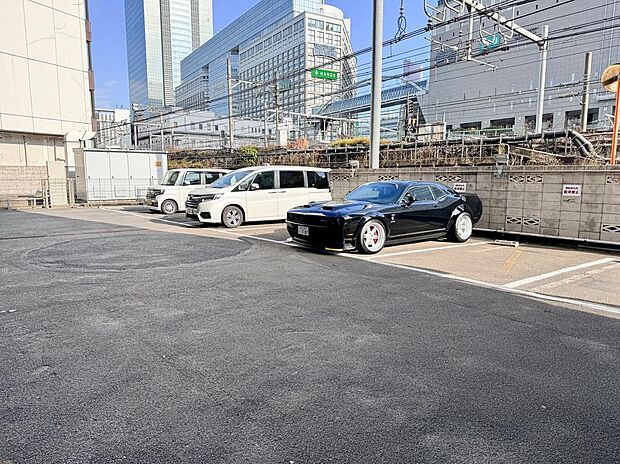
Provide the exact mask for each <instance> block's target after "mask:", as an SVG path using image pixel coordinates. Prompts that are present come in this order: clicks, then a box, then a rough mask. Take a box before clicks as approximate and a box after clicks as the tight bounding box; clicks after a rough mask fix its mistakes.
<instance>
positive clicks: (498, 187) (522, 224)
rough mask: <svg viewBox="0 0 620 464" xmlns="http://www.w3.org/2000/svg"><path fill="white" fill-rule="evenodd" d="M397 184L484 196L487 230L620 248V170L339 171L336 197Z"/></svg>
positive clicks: (481, 225)
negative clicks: (429, 184) (369, 185)
mask: <svg viewBox="0 0 620 464" xmlns="http://www.w3.org/2000/svg"><path fill="white" fill-rule="evenodd" d="M395 179H398V180H426V181H438V182H442V183H444V184H446V185H448V186H450V187H452V188H455V187H465V188H466V190H467V192H468V193H476V194H478V196H479V197H480V199H481V200H482V202H483V204H484V215H483V217H482V219H481V220H480V222H479V223H478V225H477V227H478V228H481V229H493V230H502V231H504V230H505V231H509V232H520V233H528V234H538V235H548V236H553V237H566V238H580V239H587V240H602V241H608V242H618V243H620V168H611V167H592V168H588V167H581V166H569V167H565V166H544V167H528V168H509V169H508V171H507V172H506V173H504V174H503V175H501V176H499V175H498V172H497V169H496V168H490V167H481V168H467V167H460V168H403V169H379V170H356V171H352V170H335V171H333V172H332V182H333V187H334V188H333V195H334V198H338V197H342V196H343V195H345V194H346V193H347V192H349V191H351V190H353V189H354V188H356V187H357V186H358V185H361V184H363V183H365V182H371V181H377V180H395ZM455 184H456V185H455Z"/></svg>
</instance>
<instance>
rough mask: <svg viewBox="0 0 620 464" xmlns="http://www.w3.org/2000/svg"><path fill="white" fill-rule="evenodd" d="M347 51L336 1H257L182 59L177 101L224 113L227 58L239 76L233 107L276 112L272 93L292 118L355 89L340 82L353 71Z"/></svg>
mask: <svg viewBox="0 0 620 464" xmlns="http://www.w3.org/2000/svg"><path fill="white" fill-rule="evenodd" d="M351 51H352V48H351V22H350V20H349V19H346V18H345V17H344V13H343V12H342V11H341V10H339V9H338V8H335V7H333V6H330V5H325V4H324V3H323V0H263V1H261V2H259V3H258V4H257V5H255V6H254V7H253V8H251V9H250V10H248V11H247V12H246V13H244V14H243V15H241V16H240V17H239V18H238V19H237V20H235V21H234V22H233V23H231V24H230V25H229V26H228V27H226V28H225V29H223V30H222V31H221V32H219V33H218V34H216V35H215V36H214V37H213V38H212V39H211V40H209V41H208V42H206V43H205V44H204V45H202V46H201V47H200V48H198V49H197V50H195V51H194V52H192V53H191V54H190V55H189V56H188V57H187V58H185V59H184V60H182V62H181V78H182V84H181V86H180V87H179V88H178V89H177V94H178V102H177V104H178V105H180V106H184V107H187V108H200V109H208V110H209V111H212V112H213V113H215V114H216V115H218V116H219V115H223V114H224V115H225V114H228V105H227V100H226V98H227V93H228V89H227V61H228V60H229V59H230V61H231V64H232V76H233V78H234V79H235V80H236V79H239V81H240V85H239V86H238V87H235V90H234V94H235V99H234V107H233V114H235V115H239V116H241V117H249V118H258V119H260V118H263V117H264V115H265V112H266V111H269V112H270V113H274V112H275V111H276V93H277V101H278V104H277V111H278V112H279V113H280V114H281V115H282V116H283V117H286V116H287V114H290V115H291V119H295V114H297V115H299V114H309V113H311V112H312V109H313V108H316V107H319V106H321V105H323V104H326V103H328V102H329V101H331V100H334V99H339V98H348V97H351V96H353V94H354V91H353V90H349V91H347V90H345V89H347V88H349V87H351V84H352V83H353V80H354V78H355V71H356V65H355V59H354V58H345V59H342V58H343V57H347V56H349V55H350V54H351ZM276 81H277V86H276V85H275V83H276ZM254 83H256V84H262V85H260V86H259V88H258V89H257V88H256V87H257V86H256V85H254ZM267 83H271V84H269V85H265V84H267ZM276 88H277V91H276ZM271 117H272V120H273V116H271ZM291 135H293V136H295V134H291Z"/></svg>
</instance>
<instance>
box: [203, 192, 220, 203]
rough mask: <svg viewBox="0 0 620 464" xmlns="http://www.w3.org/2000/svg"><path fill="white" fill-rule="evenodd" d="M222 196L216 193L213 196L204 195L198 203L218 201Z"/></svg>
mask: <svg viewBox="0 0 620 464" xmlns="http://www.w3.org/2000/svg"><path fill="white" fill-rule="evenodd" d="M223 195H224V194H223V193H216V194H213V195H205V196H204V197H202V198H201V199H200V202H201V203H202V202H204V201H213V200H219V199H220V198H222V196H223Z"/></svg>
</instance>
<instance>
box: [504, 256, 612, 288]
mask: <svg viewBox="0 0 620 464" xmlns="http://www.w3.org/2000/svg"><path fill="white" fill-rule="evenodd" d="M612 261H615V258H604V259H599V260H596V261H590V262H589V263H583V264H579V265H577V266H570V267H565V268H563V269H558V270H556V271H552V272H547V273H545V274H539V275H537V276H532V277H528V278H527V279H521V280H516V281H514V282H510V283H507V284H504V287H506V288H519V287H523V286H524V285H528V284H531V283H534V282H538V281H539V280H546V279H549V278H551V277H555V276H557V275H561V274H566V273H567V272H574V271H579V270H580V269H586V268H588V267H593V266H600V265H601V264H607V263H610V262H612Z"/></svg>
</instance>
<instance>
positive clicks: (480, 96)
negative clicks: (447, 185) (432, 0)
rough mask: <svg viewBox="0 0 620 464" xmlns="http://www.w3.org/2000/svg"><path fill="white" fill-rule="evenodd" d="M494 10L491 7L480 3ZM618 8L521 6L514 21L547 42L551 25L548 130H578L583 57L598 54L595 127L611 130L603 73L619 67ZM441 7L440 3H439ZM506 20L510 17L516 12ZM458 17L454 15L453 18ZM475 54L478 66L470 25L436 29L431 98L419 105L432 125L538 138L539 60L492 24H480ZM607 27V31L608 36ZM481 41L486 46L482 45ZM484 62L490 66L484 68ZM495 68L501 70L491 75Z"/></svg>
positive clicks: (610, 100)
mask: <svg viewBox="0 0 620 464" xmlns="http://www.w3.org/2000/svg"><path fill="white" fill-rule="evenodd" d="M482 3H483V4H485V5H487V6H493V3H497V2H493V1H490V0H482ZM617 6H618V2H614V1H610V0H590V1H588V2H554V1H551V0H548V1H538V2H521V3H519V2H517V5H516V6H515V9H514V15H515V18H516V22H517V23H518V24H519V25H520V26H522V27H524V28H526V29H528V30H530V31H532V32H534V33H535V34H537V35H539V36H540V35H542V28H543V26H544V25H548V26H549V35H550V37H551V41H550V44H549V58H548V66H547V79H546V82H545V88H546V96H545V102H544V115H543V127H544V129H545V130H550V129H565V128H574V127H576V126H578V125H579V121H580V119H581V110H582V108H581V96H582V92H583V90H582V89H583V75H584V58H585V54H586V52H592V53H593V59H592V76H591V82H592V86H591V90H590V92H591V95H590V108H589V110H588V123H589V124H590V126H591V127H596V126H600V125H605V124H606V123H607V122H609V118H610V117H611V115H612V114H613V109H614V107H615V102H614V95H613V94H611V93H608V92H606V91H605V90H604V89H602V87H601V85H600V80H601V74H602V72H603V71H604V69H605V68H606V67H607V66H609V65H610V64H613V63H617V62H619V61H620V33H619V32H618V30H617V26H618V25H619V24H620V23H619V20H618V16H616V13H615V11H616V9H617ZM440 7H441V4H440ZM502 14H503V15H505V16H507V17H508V18H512V15H513V10H512V8H506V9H504V10H503V11H502ZM455 16H457V13H454V12H450V13H449V14H448V18H447V19H451V18H454V17H455ZM474 28H475V30H474V37H476V38H477V39H478V41H476V42H475V45H474V49H473V53H474V57H475V58H476V59H477V60H479V61H478V62H475V61H464V60H463V59H462V56H461V55H462V53H461V54H459V53H457V52H456V51H455V50H454V47H457V48H458V49H459V50H460V51H462V50H464V48H465V43H466V42H464V41H466V38H467V33H468V24H467V20H466V19H463V20H461V21H456V22H453V23H450V24H448V25H446V26H442V27H436V28H434V29H433V32H432V34H433V46H432V51H431V65H432V68H431V71H430V76H429V92H428V94H427V95H424V96H422V97H421V98H420V105H421V108H422V112H423V117H424V119H425V120H426V122H427V123H434V122H442V121H443V122H445V123H446V125H447V128H448V130H452V131H463V130H464V131H480V130H481V131H487V130H488V131H490V132H491V133H493V132H497V131H504V130H507V131H515V132H517V133H523V132H526V131H527V132H533V131H534V130H535V126H536V112H537V101H538V99H537V96H538V88H539V72H540V53H539V48H538V46H537V45H536V44H533V43H531V42H529V41H527V40H525V39H523V38H521V37H519V35H518V34H516V33H515V34H514V36H513V37H510V36H511V35H512V33H511V31H509V30H506V28H503V29H502V31H501V32H503V34H502V33H500V31H499V30H498V29H497V28H496V26H494V25H493V24H491V22H490V21H489V20H488V19H487V20H482V21H481V20H480V19H479V18H477V19H476V21H475V26H474ZM603 28H605V30H603ZM481 38H482V40H481ZM480 62H484V63H486V64H481V63H480ZM491 66H494V67H495V68H492V67H491Z"/></svg>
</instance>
